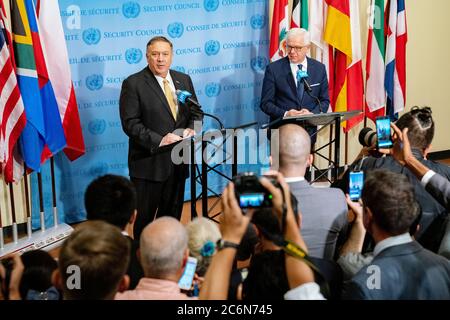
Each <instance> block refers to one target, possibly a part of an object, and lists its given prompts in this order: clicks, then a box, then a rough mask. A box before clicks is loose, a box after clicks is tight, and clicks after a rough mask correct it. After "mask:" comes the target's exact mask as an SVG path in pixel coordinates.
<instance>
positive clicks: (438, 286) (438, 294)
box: [343, 241, 450, 300]
mask: <svg viewBox="0 0 450 320" xmlns="http://www.w3.org/2000/svg"><path fill="white" fill-rule="evenodd" d="M373 266H377V267H378V268H376V267H373ZM375 268H376V269H377V270H379V272H380V273H379V276H380V278H379V279H380V287H379V288H373V287H372V289H370V288H369V286H368V285H367V284H368V283H370V284H372V283H373V279H374V278H373V276H374V275H375V271H374V269H375ZM371 277H372V278H371ZM343 298H344V299H358V300H359V299H364V300H374V299H375V300H405V299H406V300H416V299H420V300H425V299H427V300H428V299H433V300H435V299H450V261H448V260H447V259H445V258H444V257H441V256H438V255H437V254H434V253H432V252H431V251H428V250H426V249H424V248H423V247H422V246H421V245H420V244H418V243H417V242H416V241H413V242H410V243H405V244H400V245H397V246H393V247H389V248H386V249H385V250H383V251H381V252H380V254H379V255H377V256H376V257H375V258H374V259H373V260H372V262H371V263H370V265H369V266H366V267H365V268H363V269H361V270H360V271H359V272H358V273H357V274H356V275H355V276H354V277H353V278H352V279H351V280H350V281H349V282H347V283H346V284H344V291H343Z"/></svg>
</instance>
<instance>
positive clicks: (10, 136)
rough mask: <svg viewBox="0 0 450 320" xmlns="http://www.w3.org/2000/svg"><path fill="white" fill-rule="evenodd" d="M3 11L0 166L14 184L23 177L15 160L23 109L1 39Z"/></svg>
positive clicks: (0, 23)
mask: <svg viewBox="0 0 450 320" xmlns="http://www.w3.org/2000/svg"><path fill="white" fill-rule="evenodd" d="M4 18H5V12H4V8H3V3H2V7H1V18H0V27H1V30H0V164H1V171H2V174H3V177H4V180H5V182H17V181H19V180H20V179H21V178H22V176H23V166H21V165H20V159H18V160H16V159H15V157H14V155H15V154H16V152H15V148H16V146H17V145H16V143H17V140H18V139H19V137H20V134H21V132H22V130H23V128H24V127H25V125H26V117H25V108H24V105H23V101H22V96H21V94H20V90H19V86H18V84H17V77H16V73H15V71H14V66H13V62H12V60H11V54H10V52H9V48H8V44H7V41H6V39H5V37H4V30H5V25H4V23H3V21H4Z"/></svg>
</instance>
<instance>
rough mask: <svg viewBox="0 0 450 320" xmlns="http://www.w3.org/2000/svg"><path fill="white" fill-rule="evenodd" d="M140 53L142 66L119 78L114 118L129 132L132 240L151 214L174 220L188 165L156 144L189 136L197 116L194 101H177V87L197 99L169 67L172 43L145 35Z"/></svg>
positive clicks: (182, 76) (188, 80)
mask: <svg viewBox="0 0 450 320" xmlns="http://www.w3.org/2000/svg"><path fill="white" fill-rule="evenodd" d="M146 57H147V62H148V66H147V67H145V68H144V69H143V70H141V71H140V72H138V73H135V74H133V75H131V76H129V77H128V78H127V79H125V81H124V82H123V84H122V90H121V93H120V118H121V122H122V127H123V130H124V132H125V133H126V134H127V135H128V137H129V151H128V167H129V174H130V178H131V181H132V182H133V183H134V185H135V187H136V192H137V212H138V214H137V218H136V222H135V226H134V238H135V239H139V236H140V234H141V232H142V230H143V229H144V227H145V226H146V225H147V224H149V223H150V222H151V221H153V219H155V218H157V217H160V216H173V217H175V218H177V219H180V217H181V211H182V207H183V200H184V187H185V181H186V178H187V177H188V166H187V165H184V164H181V165H175V164H174V163H173V162H172V159H171V151H170V148H167V150H166V151H164V152H160V151H161V149H160V147H163V146H166V145H170V144H172V143H175V142H177V141H180V140H181V139H182V138H185V137H189V136H192V135H194V130H193V128H194V121H195V120H199V121H201V119H202V116H201V114H200V113H201V111H200V109H199V108H198V107H197V106H195V105H192V103H190V102H189V101H187V102H185V103H182V102H178V101H177V96H176V91H177V90H186V91H189V92H190V93H192V99H193V100H197V99H196V96H195V90H194V86H193V84H192V80H191V78H190V77H189V76H188V75H186V74H184V73H181V72H177V71H174V70H170V66H171V64H172V57H173V45H172V43H171V42H170V41H169V40H168V39H167V38H165V37H161V36H158V37H154V38H152V39H150V41H149V42H148V43H147V51H146ZM193 111H199V112H193ZM175 131H176V132H178V133H179V134H177V133H175Z"/></svg>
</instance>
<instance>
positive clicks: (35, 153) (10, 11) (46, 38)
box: [0, 0, 85, 182]
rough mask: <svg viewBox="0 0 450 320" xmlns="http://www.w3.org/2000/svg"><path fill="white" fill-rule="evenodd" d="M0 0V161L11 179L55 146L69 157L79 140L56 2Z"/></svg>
mask: <svg viewBox="0 0 450 320" xmlns="http://www.w3.org/2000/svg"><path fill="white" fill-rule="evenodd" d="M0 4H1V19H0V20H1V21H0V23H1V27H2V35H1V37H0V46H1V50H2V51H1V58H0V68H1V73H0V92H1V102H0V123H1V132H0V151H1V152H0V162H1V165H2V175H3V177H4V180H5V181H6V182H13V181H18V180H19V179H20V178H21V177H22V176H23V172H24V169H25V168H26V169H27V171H32V170H34V171H39V170H40V167H41V165H42V164H43V163H44V162H45V161H46V160H48V159H49V158H50V157H52V156H53V155H55V154H56V153H58V152H59V151H61V150H64V152H65V153H66V155H67V157H68V158H69V159H70V160H75V159H77V158H78V157H80V156H82V155H83V154H84V153H85V146H84V140H83V135H82V132H81V125H80V119H79V115H78V107H77V102H76V98H75V93H74V88H73V83H72V80H71V73H70V67H69V63H68V61H69V60H68V54H67V49H66V46H65V40H64V33H63V28H62V23H61V18H60V15H59V6H58V2H57V1H54V0H40V1H37V2H36V0H12V1H6V0H0Z"/></svg>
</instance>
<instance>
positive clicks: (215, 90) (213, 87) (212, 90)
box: [205, 82, 222, 98]
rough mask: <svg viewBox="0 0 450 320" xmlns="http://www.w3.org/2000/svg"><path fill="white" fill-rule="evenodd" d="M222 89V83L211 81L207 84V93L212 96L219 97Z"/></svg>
mask: <svg viewBox="0 0 450 320" xmlns="http://www.w3.org/2000/svg"><path fill="white" fill-rule="evenodd" d="M221 89H222V88H221V85H220V83H217V82H210V83H207V84H206V86H205V94H206V95H207V96H208V97H210V98H212V97H217V96H218V95H219V94H220V90H221Z"/></svg>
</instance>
